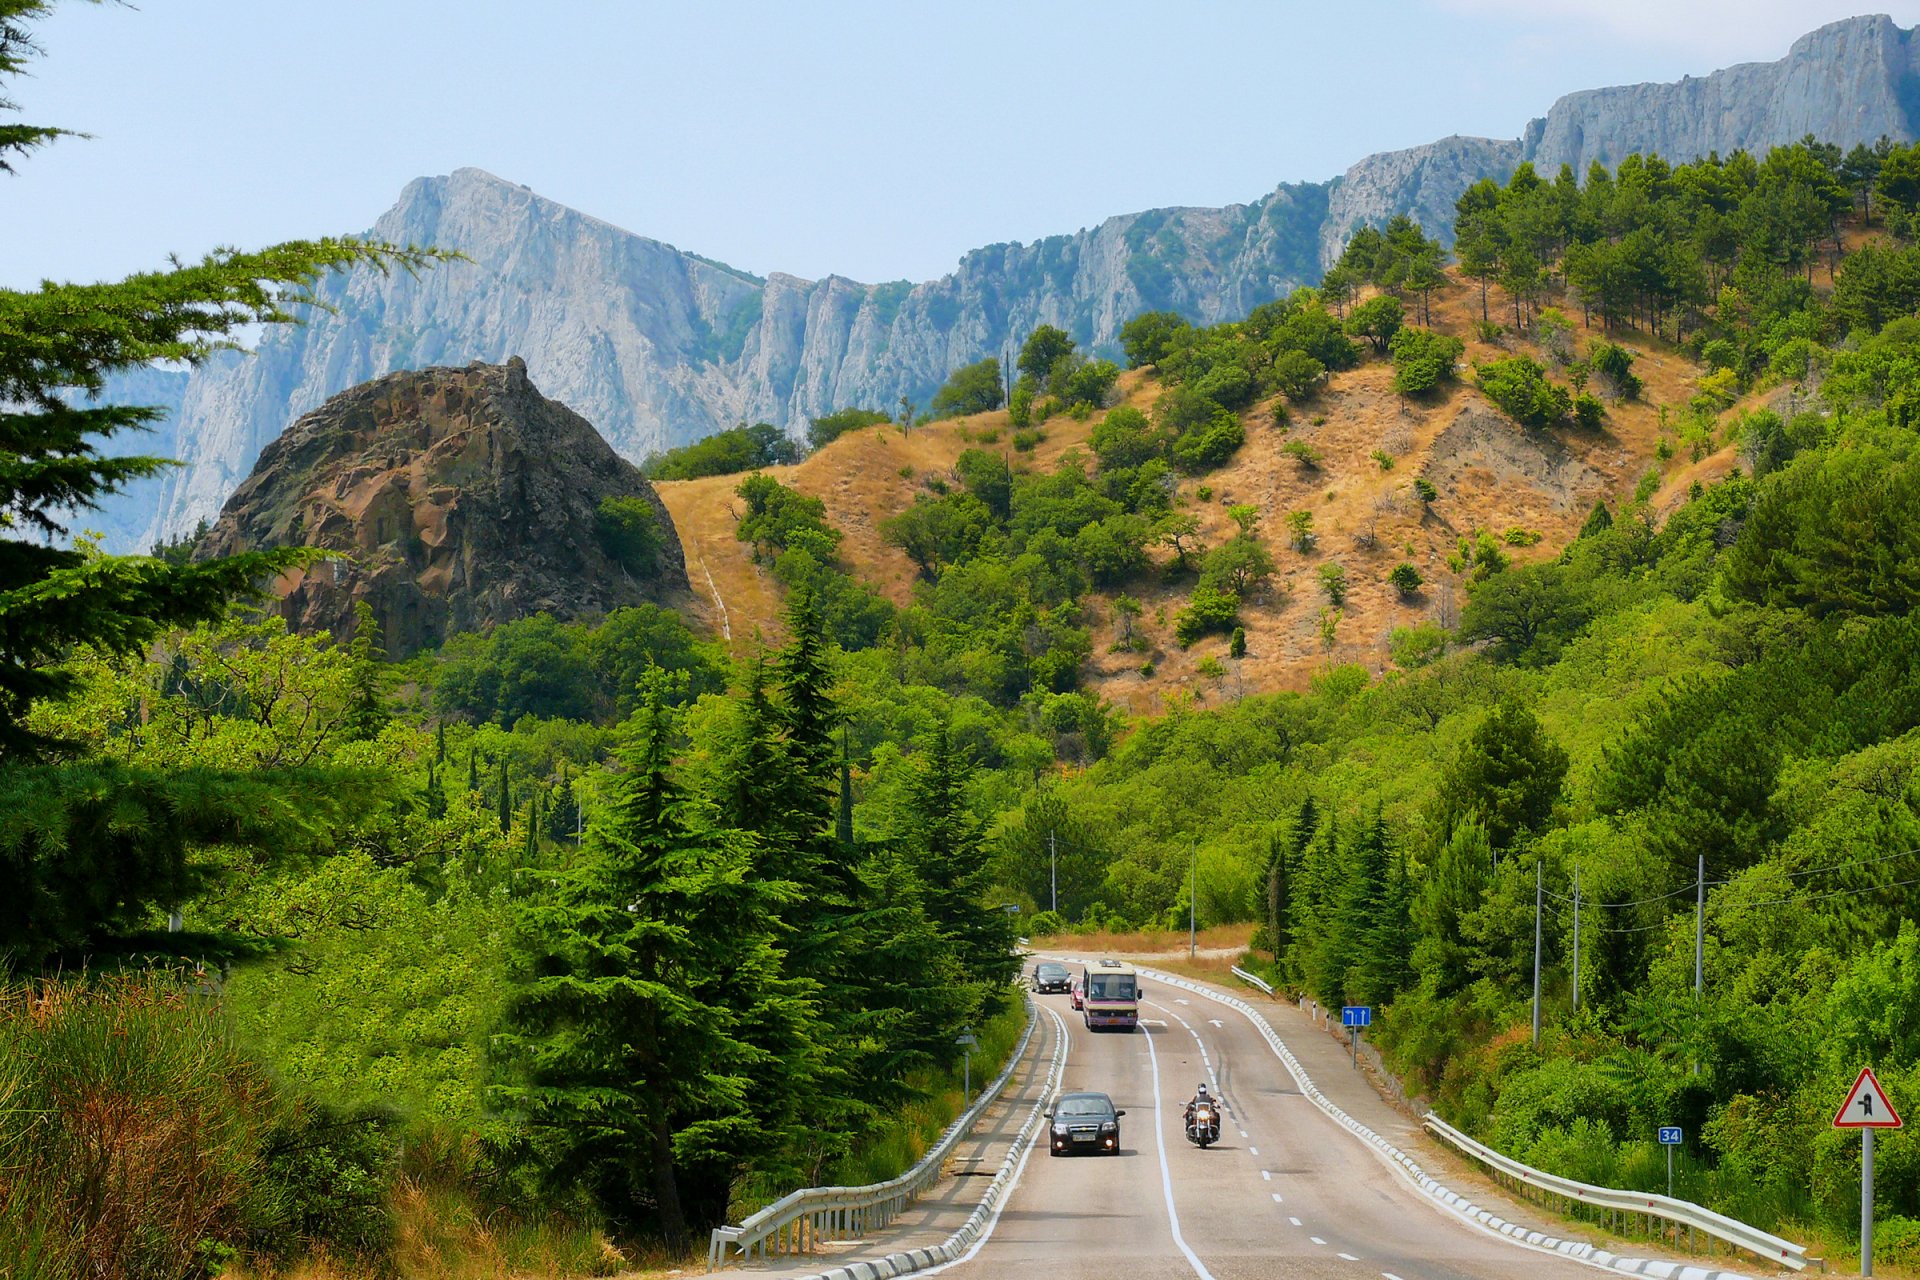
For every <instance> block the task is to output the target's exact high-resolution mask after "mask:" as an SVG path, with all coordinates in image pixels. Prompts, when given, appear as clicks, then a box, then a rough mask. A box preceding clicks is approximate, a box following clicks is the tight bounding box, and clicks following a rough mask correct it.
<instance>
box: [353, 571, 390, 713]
mask: <svg viewBox="0 0 1920 1280" xmlns="http://www.w3.org/2000/svg"><path fill="white" fill-rule="evenodd" d="M353 618H354V626H353V639H352V640H350V641H348V643H347V717H346V724H345V730H346V735H347V738H348V740H349V741H353V742H366V741H369V740H371V739H373V738H377V737H379V736H380V731H381V730H382V729H384V728H386V727H387V725H388V724H389V723H390V722H391V721H392V720H393V713H392V712H390V711H388V710H387V694H386V683H387V669H386V657H387V650H386V646H385V645H384V644H383V643H381V638H380V622H379V620H378V619H377V618H375V617H374V616H373V606H372V605H370V604H368V603H367V602H366V601H365V600H356V601H354V603H353Z"/></svg>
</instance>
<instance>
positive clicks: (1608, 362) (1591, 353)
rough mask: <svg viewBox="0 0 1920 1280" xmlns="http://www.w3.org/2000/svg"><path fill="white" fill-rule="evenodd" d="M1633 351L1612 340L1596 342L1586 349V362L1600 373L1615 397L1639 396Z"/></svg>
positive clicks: (1631, 398)
mask: <svg viewBox="0 0 1920 1280" xmlns="http://www.w3.org/2000/svg"><path fill="white" fill-rule="evenodd" d="M1633 361H1634V354H1633V352H1631V351H1629V350H1627V349H1626V348H1625V347H1623V346H1620V345H1619V344H1618V343H1613V342H1596V343H1594V344H1593V345H1592V346H1590V347H1589V348H1588V349H1587V363H1588V364H1590V365H1592V366H1593V371H1594V372H1595V373H1597V374H1599V375H1600V377H1601V379H1602V381H1603V383H1604V385H1605V386H1606V387H1607V388H1608V390H1610V391H1611V392H1612V393H1613V395H1614V398H1615V399H1619V400H1634V399H1637V398H1639V395H1640V390H1641V382H1640V378H1639V375H1637V374H1635V373H1634V372H1633Z"/></svg>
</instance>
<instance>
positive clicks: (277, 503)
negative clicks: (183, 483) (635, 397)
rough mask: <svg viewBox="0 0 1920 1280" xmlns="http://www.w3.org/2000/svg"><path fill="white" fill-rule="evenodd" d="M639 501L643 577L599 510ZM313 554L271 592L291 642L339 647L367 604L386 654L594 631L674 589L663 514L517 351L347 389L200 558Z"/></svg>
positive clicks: (238, 504) (280, 456) (269, 462)
mask: <svg viewBox="0 0 1920 1280" xmlns="http://www.w3.org/2000/svg"><path fill="white" fill-rule="evenodd" d="M607 498H639V499H642V500H644V501H645V502H647V503H648V504H650V505H651V507H652V508H653V511H654V515H655V519H656V521H657V523H658V525H659V528H660V531H661V533H662V535H663V539H664V549H663V551H662V553H661V554H660V556H659V557H658V560H657V562H656V563H655V564H654V565H653V566H651V567H650V568H637V567H635V566H629V565H623V564H621V563H619V562H617V561H616V560H614V559H613V558H612V557H610V556H609V554H608V552H607V550H606V549H605V548H604V547H603V546H602V543H601V539H600V537H599V534H598V530H597V516H598V510H599V506H600V503H601V502H602V501H603V500H604V499H607ZM285 546H313V547H320V548H323V549H325V550H328V551H333V552H338V553H339V558H337V559H333V560H329V561H324V562H322V563H320V564H318V565H316V566H314V567H313V568H312V569H309V570H306V571H302V572H295V573H292V574H289V575H288V576H287V577H286V578H285V579H283V580H282V581H281V582H279V583H277V584H276V585H275V591H274V594H275V595H276V597H277V598H278V608H279V610H280V612H281V614H282V615H283V616H285V617H286V619H287V621H288V623H289V624H290V625H291V626H293V627H294V628H295V629H297V630H301V631H308V632H317V631H325V632H329V633H331V634H333V635H336V636H341V637H345V636H347V635H349V634H351V633H352V631H353V627H354V605H355V603H356V602H358V601H360V600H365V601H367V602H368V603H369V604H370V605H371V606H372V607H373V611H374V616H375V617H376V618H377V619H378V620H379V622H380V625H381V628H382V630H383V632H384V634H385V637H386V643H387V648H388V650H389V652H391V653H393V654H394V655H396V656H403V655H405V654H408V653H412V652H414V651H415V650H417V649H420V648H424V647H428V646H432V645H437V644H439V643H440V642H441V641H443V640H445V639H446V638H447V637H448V636H449V635H451V634H453V633H454V632H456V631H470V630H474V629H477V628H482V627H485V626H488V625H490V624H493V623H498V622H506V621H510V620H512V619H515V618H524V617H528V616H530V615H532V614H535V613H549V614H552V615H554V616H555V617H557V618H561V619H571V618H590V617H596V616H599V615H602V614H605V613H607V612H608V611H610V610H612V609H616V608H620V607H622V606H626V605H634V604H639V603H641V602H643V601H646V600H650V599H653V600H659V599H668V598H672V597H674V596H675V595H676V594H678V593H682V592H684V591H685V590H686V585H687V583H686V568H685V565H684V564H683V562H682V559H681V552H680V543H679V540H678V539H677V538H676V537H675V536H674V533H673V522H672V519H671V518H670V517H669V516H668V515H667V511H666V508H665V507H664V506H662V505H661V503H660V499H659V498H658V496H656V495H655V493H654V491H653V487H652V486H651V485H650V484H648V483H647V481H646V479H645V478H644V477H643V476H642V475H641V474H640V472H639V470H638V469H637V468H635V467H634V466H633V464H632V463H629V462H627V461H626V460H625V459H623V458H621V457H619V456H618V455H617V454H615V453H614V451H613V450H612V449H611V448H610V447H608V445H607V443H606V441H605V440H604V439H602V438H601V437H600V435H599V433H598V432H596V431H595V430H594V429H593V427H592V425H591V424H589V423H588V422H587V420H586V419H585V418H582V417H581V416H580V415H579V414H577V413H575V412H573V411H572V410H571V409H569V408H567V407H566V406H565V405H563V404H560V403H558V402H557V401H554V400H549V399H547V398H546V397H545V396H543V395H541V394H540V393H539V391H537V390H536V389H535V388H534V386H533V383H532V382H531V381H530V380H529V379H528V377H527V366H526V363H525V362H524V361H522V360H521V359H520V358H519V357H518V356H515V357H513V358H511V359H509V360H508V361H507V362H506V364H504V365H486V364H479V363H475V364H470V365H468V366H467V367H466V368H464V369H446V368H438V369H423V370H419V371H418V372H408V373H395V374H389V375H388V376H386V377H384V378H380V379H377V380H375V381H373V382H368V383H366V384H364V385H361V386H358V387H354V388H353V389H352V390H350V391H345V392H342V393H341V394H339V395H337V396H334V397H333V398H331V399H329V400H328V401H327V402H326V403H325V404H323V405H321V406H320V407H319V408H318V409H315V410H314V411H313V412H311V413H308V414H305V415H304V416H302V417H301V418H300V419H299V420H297V421H296V422H295V423H294V424H293V425H292V426H291V427H289V428H287V430H286V431H285V432H284V433H283V434H282V435H281V436H280V437H279V438H278V439H276V440H274V441H273V442H272V443H270V444H269V445H268V446H267V447H266V449H265V450H263V451H262V452H261V454H260V460H259V463H258V465H257V466H255V467H254V469H253V474H252V475H250V476H248V477H247V479H246V480H245V481H244V482H243V483H242V484H241V485H240V487H239V488H238V489H236V490H235V491H234V494H233V496H232V497H231V498H230V499H228V500H227V503H226V506H225V508H224V509H223V510H222V511H221V513H220V519H219V521H218V522H217V523H216V524H215V525H214V527H213V528H212V529H211V530H210V531H209V532H208V534H207V535H206V537H205V538H204V539H202V540H201V542H200V544H199V546H198V548H197V554H199V555H202V556H212V555H228V554H231V553H234V552H237V551H246V550H254V549H259V548H264V547H285Z"/></svg>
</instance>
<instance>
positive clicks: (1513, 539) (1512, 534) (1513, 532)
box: [1500, 524, 1540, 547]
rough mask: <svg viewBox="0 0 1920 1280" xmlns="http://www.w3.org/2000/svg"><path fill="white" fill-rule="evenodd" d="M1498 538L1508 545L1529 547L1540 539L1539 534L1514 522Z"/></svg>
mask: <svg viewBox="0 0 1920 1280" xmlns="http://www.w3.org/2000/svg"><path fill="white" fill-rule="evenodd" d="M1500 540H1501V541H1502V542H1504V543H1506V544H1507V545H1508V546H1510V547H1531V546H1534V545H1536V544H1537V543H1538V542H1539V541H1540V535H1539V534H1537V533H1535V532H1534V531H1533V530H1531V529H1523V528H1521V527H1520V526H1519V525H1517V524H1516V525H1514V526H1512V527H1511V528H1509V529H1508V530H1507V531H1506V532H1505V533H1503V534H1501V535H1500Z"/></svg>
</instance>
